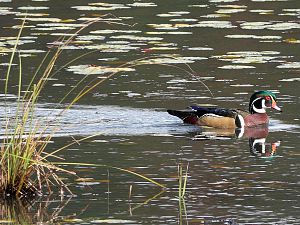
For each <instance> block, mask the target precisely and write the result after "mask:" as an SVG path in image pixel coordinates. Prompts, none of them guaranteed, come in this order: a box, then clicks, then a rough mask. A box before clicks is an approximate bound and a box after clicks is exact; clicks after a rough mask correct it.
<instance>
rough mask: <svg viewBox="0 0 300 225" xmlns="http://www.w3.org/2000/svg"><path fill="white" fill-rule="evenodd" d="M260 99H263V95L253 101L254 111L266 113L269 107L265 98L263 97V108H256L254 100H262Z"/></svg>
mask: <svg viewBox="0 0 300 225" xmlns="http://www.w3.org/2000/svg"><path fill="white" fill-rule="evenodd" d="M260 99H262V98H261V97H260V98H257V99H255V100H254V101H253V102H252V104H251V106H252V109H253V110H254V112H257V113H266V109H265V108H267V107H266V100H265V99H262V108H261V109H258V108H256V107H255V105H254V102H256V101H257V100H260Z"/></svg>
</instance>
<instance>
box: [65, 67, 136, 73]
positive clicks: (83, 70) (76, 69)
mask: <svg viewBox="0 0 300 225" xmlns="http://www.w3.org/2000/svg"><path fill="white" fill-rule="evenodd" d="M67 70H68V71H71V72H73V73H74V74H83V75H92V74H106V73H116V72H130V71H135V69H133V68H125V67H120V68H113V67H105V66H96V65H78V66H70V67H68V68H67Z"/></svg>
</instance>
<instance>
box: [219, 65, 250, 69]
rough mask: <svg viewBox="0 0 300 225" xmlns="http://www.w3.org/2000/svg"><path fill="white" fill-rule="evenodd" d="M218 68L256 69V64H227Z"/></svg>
mask: <svg viewBox="0 0 300 225" xmlns="http://www.w3.org/2000/svg"><path fill="white" fill-rule="evenodd" d="M218 68H220V69H226V70H241V69H255V67H254V66H244V65H226V66H220V67H218Z"/></svg>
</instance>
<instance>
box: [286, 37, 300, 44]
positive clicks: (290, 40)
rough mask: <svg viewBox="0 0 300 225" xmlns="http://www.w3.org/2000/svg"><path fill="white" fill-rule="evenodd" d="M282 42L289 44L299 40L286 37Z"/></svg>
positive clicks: (296, 42)
mask: <svg viewBox="0 0 300 225" xmlns="http://www.w3.org/2000/svg"><path fill="white" fill-rule="evenodd" d="M284 42H286V43H291V44H299V43H300V40H297V39H295V38H288V39H285V40H284Z"/></svg>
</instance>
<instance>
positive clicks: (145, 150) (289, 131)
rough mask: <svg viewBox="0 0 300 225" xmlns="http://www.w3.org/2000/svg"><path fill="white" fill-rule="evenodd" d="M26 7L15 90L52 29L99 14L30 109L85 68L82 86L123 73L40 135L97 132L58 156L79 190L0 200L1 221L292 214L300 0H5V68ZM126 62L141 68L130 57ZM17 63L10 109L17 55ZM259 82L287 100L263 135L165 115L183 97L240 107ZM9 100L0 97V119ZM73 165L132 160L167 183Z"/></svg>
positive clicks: (1, 47) (293, 218)
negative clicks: (181, 177)
mask: <svg viewBox="0 0 300 225" xmlns="http://www.w3.org/2000/svg"><path fill="white" fill-rule="evenodd" d="M25 15H27V18H26V27H25V28H24V31H23V34H22V37H21V39H20V44H19V46H18V49H19V50H20V55H21V56H22V65H23V66H22V70H23V72H22V73H23V74H26V76H25V77H24V78H23V79H24V80H23V83H24V87H23V88H24V89H25V88H26V83H28V81H29V80H30V79H31V77H32V76H33V75H34V72H35V71H36V69H37V68H38V66H39V64H40V63H41V60H42V58H43V57H44V55H45V54H46V52H47V51H48V49H49V48H51V47H52V48H53V46H54V47H55V46H59V45H61V41H62V40H61V38H60V37H61V36H67V37H68V36H70V34H72V33H75V32H76V31H77V30H78V29H80V28H81V27H83V26H84V24H85V23H87V22H88V21H92V20H93V19H95V18H98V17H100V18H101V21H98V22H95V23H93V24H91V25H90V26H89V27H86V28H85V29H83V30H82V31H81V32H80V33H79V34H77V36H76V37H75V38H74V39H73V40H72V42H71V43H70V44H69V45H67V46H64V48H65V50H64V52H63V53H62V55H61V57H60V58H59V60H58V62H57V65H56V67H55V70H58V69H60V68H62V69H60V70H59V71H58V72H57V73H56V75H55V76H54V77H52V78H51V79H49V81H48V83H47V87H46V89H45V90H44V91H43V92H42V93H41V96H40V99H39V105H38V109H37V118H40V119H47V118H51V116H55V115H56V114H57V113H59V108H57V105H56V104H57V102H59V101H60V100H61V98H62V96H64V95H65V93H66V92H67V91H68V90H70V89H71V88H72V87H73V86H74V85H75V84H76V83H77V82H78V81H80V80H81V79H83V78H84V77H85V76H86V78H87V79H85V80H84V81H83V82H82V83H83V85H87V84H88V82H90V81H92V80H99V81H100V80H101V79H105V78H106V77H107V76H108V75H109V74H110V73H112V72H117V71H120V72H119V73H117V74H116V75H114V76H112V77H111V78H110V79H107V80H105V81H104V82H103V83H102V84H101V85H99V86H98V87H97V88H95V89H94V90H92V91H91V92H90V93H89V94H87V95H86V96H85V97H83V98H82V99H81V100H80V101H79V102H78V104H76V105H75V106H74V107H73V108H72V109H70V111H68V112H67V113H65V114H64V115H63V116H62V118H61V119H60V120H59V121H60V124H61V129H59V130H58V132H57V133H56V135H55V137H54V139H53V143H51V144H50V145H49V151H53V150H55V149H56V148H58V147H60V146H63V145H65V144H66V143H69V142H71V141H72V140H73V138H76V139H80V138H82V137H86V136H89V135H93V134H99V135H98V136H96V137H93V138H91V139H88V140H85V141H83V142H82V143H80V145H73V146H72V147H70V148H69V149H67V150H65V151H62V152H60V153H59V156H61V157H63V158H65V159H66V161H68V162H74V163H78V165H76V166H74V165H70V166H65V168H67V169H69V170H72V171H76V172H77V175H78V177H65V178H64V180H65V182H66V183H67V184H68V185H69V188H70V189H71V190H72V192H73V194H74V196H70V195H68V194H66V193H65V194H61V196H60V197H55V196H54V197H53V196H46V197H42V198H41V199H39V200H37V201H35V202H34V203H28V204H24V203H22V204H21V203H19V202H18V201H13V204H8V205H5V204H4V203H2V202H1V205H2V206H1V207H2V210H1V211H2V213H0V215H1V220H2V221H3V222H12V221H26V222H27V223H36V222H42V221H43V222H45V221H52V222H57V223H65V224H97V223H117V224H121V223H124V224H214V225H215V224H300V213H299V211H300V205H299V202H300V192H299V190H300V179H299V176H300V175H299V165H300V159H299V156H300V154H299V147H298V146H299V144H300V141H299V137H300V124H299V119H300V118H299V104H300V93H299V89H298V88H299V81H300V78H299V71H300V23H299V21H300V1H298V0H203V1H197V0H190V1H181V0H164V1H158V0H140V1H130V0H119V1H113V0H105V1H102V2H98V1H92V0H87V1H79V0H74V1H54V0H32V1H29V0H26V1H25V0H21V1H10V0H0V58H1V61H0V70H1V74H2V76H4V74H5V73H6V70H7V64H8V62H9V54H10V52H11V51H12V48H13V45H14V43H15V41H16V36H17V33H18V29H19V25H20V24H21V23H22V18H24V16H25ZM76 58H77V60H74V61H73V59H76ZM133 60H139V61H140V63H139V64H142V65H137V63H136V62H135V63H134V62H132V63H129V64H126V63H127V62H130V61H133ZM17 63H18V62H17V61H16V62H15V64H17ZM124 63H125V65H123V64H124ZM133 64H134V65H135V66H134V67H133V66H132V65H133ZM120 65H123V66H122V68H120V67H119V66H120ZM12 71H13V74H16V76H14V77H12V78H11V79H12V82H11V84H10V87H9V91H10V93H11V95H9V96H8V97H9V102H10V104H9V107H10V110H11V111H13V110H14V108H15V107H16V106H15V100H16V96H15V94H16V90H17V86H16V85H15V83H16V82H17V79H18V76H17V74H18V66H14V67H13V68H12ZM203 82H204V84H203ZM0 85H1V87H2V88H1V90H3V87H4V81H3V77H2V78H1V80H0ZM206 86H207V87H208V88H209V90H210V91H209V90H208V88H207V87H206ZM256 90H271V91H273V92H274V93H276V94H277V97H278V104H279V105H280V106H281V107H282V108H283V112H282V113H278V112H274V111H270V112H269V114H270V116H271V120H270V127H269V130H268V134H267V133H266V131H263V132H264V134H265V138H266V140H265V142H264V140H262V139H260V140H255V139H253V138H249V137H247V135H244V136H243V135H239V134H237V133H236V131H232V130H230V131H227V130H226V131H225V130H221V131H220V130H213V129H204V128H203V129H202V128H200V127H195V126H190V125H184V124H182V122H181V121H180V120H178V119H177V118H175V117H172V116H169V115H168V114H167V113H166V109H168V108H175V109H181V108H185V107H187V106H189V105H191V104H202V105H219V106H222V107H230V108H235V107H238V108H245V109H247V106H248V101H249V97H250V95H251V94H252V93H253V92H254V91H256ZM1 94H4V91H3V92H2V93H1ZM4 101H5V96H4V95H1V96H0V104H1V118H0V120H1V122H2V124H3V122H4V119H5V116H3V114H5V112H7V111H5V110H4V107H5V103H4ZM60 106H61V105H60ZM60 106H59V107H60ZM62 107H63V104H62ZM52 125H53V126H57V124H52ZM2 127H3V126H2ZM249 132H250V133H251V132H252V133H254V134H255V133H256V132H260V130H252V131H249ZM3 134H4V131H3V130H1V135H2V137H3ZM238 136H243V137H238ZM79 163H87V164H88V163H89V164H105V165H110V166H116V167H121V168H124V169H129V170H132V171H135V172H138V173H141V174H143V175H145V176H147V177H150V178H153V179H154V180H156V181H158V182H160V183H162V184H164V185H166V187H167V188H166V189H164V190H162V189H161V188H159V187H157V186H155V185H153V184H151V183H149V182H147V181H145V180H143V179H141V178H139V177H136V176H134V175H132V174H128V173H126V172H121V171H119V170H115V169H112V168H109V167H96V166H91V165H90V166H89V165H85V166H83V165H80V164H79ZM179 164H182V165H183V169H184V170H185V168H186V165H189V168H188V175H189V177H188V181H187V193H186V197H185V202H184V203H183V202H179V201H178V199H177V196H178V180H177V170H178V165H179ZM61 176H63V177H64V176H65V175H64V174H62V175H61ZM184 208H185V210H184ZM5 212H7V213H5Z"/></svg>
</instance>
